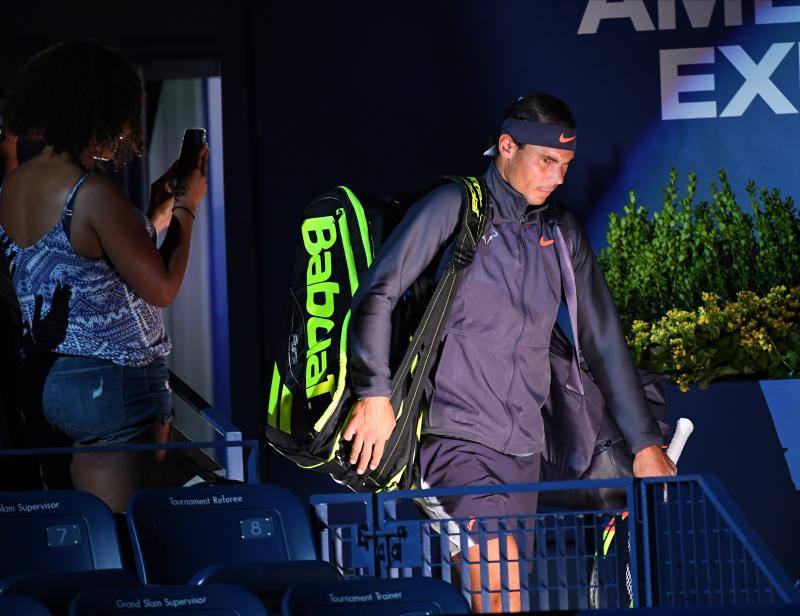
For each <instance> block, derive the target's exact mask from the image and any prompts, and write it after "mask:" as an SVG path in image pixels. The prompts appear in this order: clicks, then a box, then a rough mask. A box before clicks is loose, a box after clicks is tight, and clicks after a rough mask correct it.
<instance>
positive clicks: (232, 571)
mask: <svg viewBox="0 0 800 616" xmlns="http://www.w3.org/2000/svg"><path fill="white" fill-rule="evenodd" d="M340 579H341V576H340V575H339V572H338V571H337V570H336V567H334V566H333V565H332V564H330V563H327V562H325V561H322V560H298V561H293V562H288V563H286V562H281V563H275V562H272V563H228V564H221V565H212V566H210V567H206V568H205V569H202V570H201V571H198V572H197V573H195V574H194V575H193V576H192V579H191V580H189V584H197V585H205V584H219V583H222V584H234V585H236V586H241V587H242V588H245V589H247V590H249V591H250V592H251V593H253V594H254V595H255V596H256V597H258V598H259V599H260V600H261V602H262V603H263V604H264V605H265V606H266V607H267V610H268V611H269V612H270V614H280V612H281V601H282V600H283V595H284V594H285V593H286V590H287V589H288V588H289V587H290V586H291V585H292V584H299V583H301V582H306V583H318V582H335V581H337V580H340Z"/></svg>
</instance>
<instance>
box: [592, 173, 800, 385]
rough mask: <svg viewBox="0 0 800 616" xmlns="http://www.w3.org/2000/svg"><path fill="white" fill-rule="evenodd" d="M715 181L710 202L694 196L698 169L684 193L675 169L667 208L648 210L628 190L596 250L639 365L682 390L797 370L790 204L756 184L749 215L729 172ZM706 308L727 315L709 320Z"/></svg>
mask: <svg viewBox="0 0 800 616" xmlns="http://www.w3.org/2000/svg"><path fill="white" fill-rule="evenodd" d="M719 181H720V186H719V187H718V186H717V185H716V184H714V183H712V184H711V201H710V202H707V201H699V202H697V203H695V193H696V188H697V177H696V175H695V174H694V173H691V174H689V182H688V186H687V190H686V194H685V196H683V197H679V195H678V187H677V184H678V174H677V171H675V170H674V169H673V170H672V172H671V173H670V177H669V182H668V183H667V185H666V186H665V188H664V205H663V207H662V209H661V211H659V212H655V213H654V214H653V216H652V217H650V215H649V213H648V210H647V208H645V207H644V206H642V205H639V204H638V203H637V202H636V195H635V193H634V192H633V191H631V192H630V197H629V201H628V203H627V204H626V205H625V207H624V213H623V215H622V216H618V215H616V214H611V215H610V224H609V229H608V234H607V248H605V249H604V250H603V251H601V253H600V257H599V258H600V264H601V267H602V268H603V271H604V273H605V276H606V280H607V281H608V285H609V288H610V289H611V293H612V295H613V297H614V300H615V302H616V304H617V308H618V310H619V313H620V318H621V319H622V322H623V325H624V326H625V328H626V331H627V332H628V341H629V344H630V346H631V349H632V351H633V354H634V358H635V359H636V362H637V365H639V366H640V367H643V368H649V369H653V370H656V371H658V372H669V373H672V374H673V375H674V377H675V379H676V381H677V382H678V383H679V384H680V385H681V388H685V387H687V386H688V384H689V383H694V382H696V383H698V384H700V386H701V387H705V386H706V385H707V384H708V383H709V382H710V381H711V380H713V379H715V378H719V377H722V376H729V375H752V376H753V377H773V378H781V377H787V376H797V374H798V361H797V352H798V350H800V310H798V301H800V298H798V294H799V293H800V217H799V216H798V213H797V211H796V209H795V207H794V202H793V200H792V198H791V197H786V198H784V197H782V196H781V194H780V191H779V190H778V189H773V190H771V191H768V190H767V189H764V188H762V189H761V190H758V191H757V190H756V187H755V183H754V182H752V181H750V182H749V183H748V185H747V193H748V196H749V201H750V206H751V210H752V214H749V213H747V212H743V211H742V209H741V207H740V206H739V205H738V203H737V201H736V196H735V195H734V192H733V190H732V189H731V186H730V183H729V182H728V179H727V176H726V174H725V171H724V170H722V171H720V172H719ZM760 310H761V311H764V314H763V315H762V314H761V313H760V312H759V311H760ZM709 315H714V318H715V319H727V320H725V321H724V323H723V322H722V321H719V322H717V321H713V323H714V325H713V326H712V325H710V323H711V321H710V320H709V319H711V317H710V316H709ZM765 319H767V320H765ZM769 319H772V320H769ZM776 319H777V320H776ZM730 324H735V325H730ZM730 327H733V330H730ZM753 340H758V341H759V342H757V343H754V342H753ZM767 341H768V342H767Z"/></svg>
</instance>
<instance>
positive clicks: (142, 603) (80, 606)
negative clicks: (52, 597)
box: [69, 584, 267, 616]
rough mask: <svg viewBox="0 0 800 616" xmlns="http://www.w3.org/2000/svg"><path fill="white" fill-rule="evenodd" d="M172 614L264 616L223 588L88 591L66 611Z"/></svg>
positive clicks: (238, 591)
mask: <svg viewBox="0 0 800 616" xmlns="http://www.w3.org/2000/svg"><path fill="white" fill-rule="evenodd" d="M174 613H178V614H184V615H185V614H198V615H203V616H267V610H266V608H265V607H264V606H263V605H261V602H260V601H259V600H258V599H257V598H256V597H254V596H253V595H252V594H251V593H249V592H247V591H246V590H245V589H243V588H237V587H236V586H229V585H227V584H209V585H208V586H202V587H200V586H149V587H147V588H99V589H90V590H85V591H83V592H82V593H80V594H79V595H78V596H77V597H75V599H74V600H73V601H72V604H71V605H70V608H69V616H96V615H97V614H103V616H114V615H116V614H151V615H152V616H156V615H158V614H174Z"/></svg>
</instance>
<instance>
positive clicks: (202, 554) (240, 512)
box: [128, 484, 316, 584]
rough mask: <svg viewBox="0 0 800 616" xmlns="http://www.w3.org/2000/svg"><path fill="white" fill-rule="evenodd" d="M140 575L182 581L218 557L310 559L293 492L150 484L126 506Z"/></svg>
mask: <svg viewBox="0 0 800 616" xmlns="http://www.w3.org/2000/svg"><path fill="white" fill-rule="evenodd" d="M128 528H129V530H130V532H131V539H132V544H133V554H134V559H135V561H136V568H137V571H138V573H139V578H140V579H141V580H142V582H144V583H146V584H185V583H186V582H187V581H188V580H189V578H190V577H191V576H192V575H193V574H194V573H196V572H197V571H199V570H200V569H203V568H205V567H208V566H210V565H214V564H219V563H237V562H238V563H241V562H269V561H288V560H314V559H316V553H315V550H314V542H313V538H312V534H311V526H310V524H309V521H308V515H307V512H306V511H305V509H304V508H303V507H302V506H301V505H300V502H299V500H298V499H297V498H296V497H295V496H294V495H293V494H292V493H291V492H288V491H286V490H284V489H282V488H278V487H276V486H271V485H246V484H239V485H230V484H228V485H224V486H211V487H202V488H201V487H197V488H149V489H146V490H142V491H140V492H138V493H137V494H135V495H134V497H133V498H132V499H131V502H130V504H129V506H128Z"/></svg>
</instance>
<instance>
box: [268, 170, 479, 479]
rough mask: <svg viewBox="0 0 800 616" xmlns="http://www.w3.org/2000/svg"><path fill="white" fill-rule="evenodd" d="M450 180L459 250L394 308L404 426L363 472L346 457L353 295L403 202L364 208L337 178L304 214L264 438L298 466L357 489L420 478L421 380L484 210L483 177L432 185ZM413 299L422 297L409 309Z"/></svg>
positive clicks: (399, 412) (395, 398)
mask: <svg viewBox="0 0 800 616" xmlns="http://www.w3.org/2000/svg"><path fill="white" fill-rule="evenodd" d="M445 182H456V183H458V184H459V185H460V187H461V189H462V206H461V224H460V227H459V230H458V232H457V235H456V240H455V246H454V249H453V251H452V257H451V258H450V261H449V262H448V264H447V266H446V267H445V270H444V273H443V274H442V276H441V277H440V279H439V280H438V282H437V283H436V285H435V287H434V288H433V291H432V292H431V293H421V294H419V293H418V294H408V295H410V296H411V299H409V298H406V303H405V304H404V303H403V302H401V305H399V306H398V307H397V308H396V309H395V314H394V315H393V336H392V338H393V340H395V341H397V342H396V344H397V345H402V346H403V347H405V348H400V349H392V355H393V356H397V357H402V360H401V361H399V364H398V367H397V369H396V370H395V371H394V373H393V378H392V396H391V402H392V408H393V409H394V412H395V418H396V420H397V425H396V427H395V429H394V432H393V433H392V436H391V437H390V439H389V441H388V442H387V443H386V447H385V450H384V456H383V458H382V459H381V462H380V465H379V466H378V468H377V469H375V470H374V471H369V472H367V473H365V474H364V475H358V474H357V473H356V472H355V467H354V466H352V465H350V463H349V462H348V458H347V452H346V451H345V445H348V444H347V443H344V442H343V441H342V431H343V429H344V426H345V424H346V421H347V417H348V415H349V412H350V408H351V407H352V404H353V402H354V399H353V396H352V394H351V391H350V387H349V379H348V345H347V332H348V326H349V322H350V303H351V300H352V298H353V296H354V295H355V293H356V291H357V289H358V284H359V280H360V279H361V278H362V276H363V274H364V272H365V271H366V270H367V269H368V268H369V267H370V265H371V264H372V261H373V260H374V258H375V254H376V246H377V249H379V247H380V245H381V243H382V242H381V240H382V239H383V238H384V237H385V236H386V235H388V233H389V232H390V231H391V230H392V228H393V227H394V225H395V224H396V222H397V220H399V218H401V217H402V213H403V212H404V207H403V205H402V204H399V203H395V204H394V206H389V207H386V206H383V207H370V206H366V207H365V206H364V205H362V203H361V201H360V200H359V199H358V198H357V197H356V196H355V195H354V194H353V192H352V191H351V190H350V189H348V188H346V187H344V186H339V187H337V188H334V189H331V190H329V191H327V192H325V193H324V194H322V195H321V196H319V197H318V198H317V199H315V200H314V201H312V202H311V203H310V204H309V205H308V206H307V207H306V209H305V212H304V215H303V221H302V224H301V233H300V235H301V240H300V242H299V243H298V247H297V249H296V252H295V261H294V275H293V283H292V285H291V287H290V289H289V310H288V325H287V328H286V331H287V334H286V336H285V337H284V338H283V339H282V340H281V341H280V342H279V347H278V348H279V356H278V357H277V358H276V361H275V364H274V367H273V372H272V378H271V384H270V389H269V401H268V404H267V422H266V423H267V425H266V438H267V441H268V442H269V443H270V445H272V446H273V447H274V448H275V449H276V450H277V451H279V452H280V453H281V454H283V455H285V456H286V457H288V458H290V459H291V460H293V461H294V462H295V463H296V464H298V465H299V466H301V467H303V468H307V469H312V470H315V471H319V472H324V473H329V474H330V475H331V476H332V477H333V478H334V479H335V480H336V481H338V482H339V483H342V484H344V485H347V486H349V487H350V488H352V489H354V490H357V491H378V490H393V489H405V488H409V487H411V486H412V485H413V484H414V481H415V470H416V464H415V461H416V456H417V452H418V450H419V440H420V430H421V426H422V412H421V410H420V401H421V398H422V394H423V388H424V384H425V381H426V379H427V377H428V375H429V373H430V370H431V368H432V365H433V363H434V361H435V357H436V356H435V352H436V347H437V345H438V340H439V339H440V338H441V333H442V328H443V326H444V322H445V319H446V317H447V313H448V311H449V309H450V301H451V298H452V297H453V293H452V291H453V290H454V288H455V286H456V285H457V284H458V282H459V280H460V279H461V271H462V269H463V268H464V267H465V266H466V265H468V264H469V263H470V261H471V260H472V257H473V255H474V250H475V246H476V243H477V240H478V238H480V237H481V235H482V234H483V226H484V222H485V219H486V209H487V198H486V186H485V185H484V183H483V180H482V179H480V178H472V177H469V178H461V177H455V176H442V177H441V178H438V179H437V181H436V182H434V183H433V184H432V185H431V186H430V187H428V190H430V189H432V188H434V187H436V186H439V185H441V184H443V183H445ZM417 196H419V194H418V195H417ZM443 248H444V247H443ZM432 286H433V285H432V284H431V285H429V287H432ZM408 301H413V302H415V303H416V306H414V307H411V308H409V306H408V305H406V304H407V302H408ZM410 321H413V322H410Z"/></svg>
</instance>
